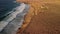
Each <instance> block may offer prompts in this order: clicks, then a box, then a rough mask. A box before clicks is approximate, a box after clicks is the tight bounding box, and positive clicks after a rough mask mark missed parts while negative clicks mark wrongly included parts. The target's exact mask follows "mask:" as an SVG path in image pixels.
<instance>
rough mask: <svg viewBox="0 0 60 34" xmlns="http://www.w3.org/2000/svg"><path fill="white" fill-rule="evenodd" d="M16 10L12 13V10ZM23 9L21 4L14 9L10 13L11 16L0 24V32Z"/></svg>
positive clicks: (23, 5) (23, 6)
mask: <svg viewBox="0 0 60 34" xmlns="http://www.w3.org/2000/svg"><path fill="white" fill-rule="evenodd" d="M15 9H16V11H15V12H14V10H15ZM24 9H25V4H24V3H22V4H21V5H20V6H18V7H16V8H14V9H13V10H12V11H13V12H11V14H10V15H9V16H7V17H6V18H5V19H4V20H2V21H1V22H0V31H2V30H3V29H4V27H5V26H6V25H7V24H8V23H9V22H10V21H12V20H13V19H14V18H16V15H17V14H19V13H21V12H22V11H23V10H24Z"/></svg>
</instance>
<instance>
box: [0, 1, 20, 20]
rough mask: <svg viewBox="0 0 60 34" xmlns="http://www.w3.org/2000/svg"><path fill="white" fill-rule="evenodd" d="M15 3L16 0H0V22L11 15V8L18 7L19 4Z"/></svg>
mask: <svg viewBox="0 0 60 34" xmlns="http://www.w3.org/2000/svg"><path fill="white" fill-rule="evenodd" d="M15 1H16V0H0V20H2V19H3V18H4V17H6V16H7V15H8V14H9V13H11V12H12V9H13V8H16V7H17V6H19V5H20V3H16V2H15Z"/></svg>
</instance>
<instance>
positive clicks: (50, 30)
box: [19, 3, 60, 34]
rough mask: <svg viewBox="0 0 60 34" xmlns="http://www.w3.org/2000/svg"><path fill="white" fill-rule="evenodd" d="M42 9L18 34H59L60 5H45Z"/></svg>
mask: <svg viewBox="0 0 60 34" xmlns="http://www.w3.org/2000/svg"><path fill="white" fill-rule="evenodd" d="M43 7H45V8H41V12H40V13H39V14H38V15H36V16H33V18H32V19H31V21H30V24H29V25H28V26H27V27H26V29H24V31H23V32H20V33H19V34H60V4H57V3H45V5H43Z"/></svg>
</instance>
